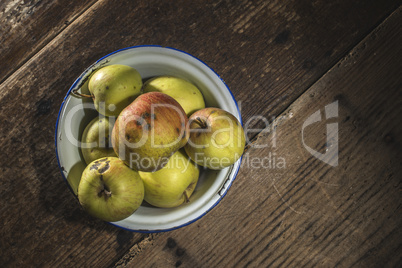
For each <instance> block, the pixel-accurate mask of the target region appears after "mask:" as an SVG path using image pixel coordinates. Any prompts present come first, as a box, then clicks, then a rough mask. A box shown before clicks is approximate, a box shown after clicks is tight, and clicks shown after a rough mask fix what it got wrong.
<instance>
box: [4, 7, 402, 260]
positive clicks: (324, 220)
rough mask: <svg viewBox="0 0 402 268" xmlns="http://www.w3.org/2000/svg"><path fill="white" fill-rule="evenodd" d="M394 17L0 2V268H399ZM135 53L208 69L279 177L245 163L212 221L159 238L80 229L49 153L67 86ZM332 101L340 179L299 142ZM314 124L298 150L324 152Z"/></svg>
mask: <svg viewBox="0 0 402 268" xmlns="http://www.w3.org/2000/svg"><path fill="white" fill-rule="evenodd" d="M399 5H400V3H399V1H395V0H387V1H346V0H336V1H330V2H328V1H304V0H302V1H290V0H286V1H203V2H202V3H201V2H200V3H199V2H190V1H108V0H105V1H69V3H67V2H66V3H65V2H62V1H56V0H53V1H51V0H49V1H11V0H5V1H2V2H1V3H0V23H1V24H0V60H1V65H0V66H1V68H0V81H1V84H0V124H1V133H0V147H1V148H2V152H3V157H1V158H0V159H1V160H0V168H1V173H0V194H1V196H2V198H1V201H0V212H1V214H0V215H1V219H2V220H1V222H2V227H1V232H0V249H1V252H2V253H1V254H0V263H1V266H3V267H22V266H24V267H26V266H45V267H57V266H62V267H113V266H129V267H175V266H176V267H177V266H180V267H246V266H247V267H267V266H272V267H277V266H282V267H300V266H306V267H398V266H400V265H402V260H401V258H402V248H401V241H402V233H401V225H402V218H401V216H400V215H401V212H402V211H401V203H402V202H401V201H402V198H401V193H402V192H401V178H402V174H401V171H402V159H401V152H402V150H401V149H402V148H401V137H402V133H401V132H402V128H401V123H402V120H401V116H400V114H401V112H402V95H401V94H402V93H401V92H402V76H401V70H402V66H401V65H402V64H401V62H402V49H401V45H400V44H401V43H402V31H401V27H400V25H401V24H402V14H401V8H400V6H399ZM141 44H157V45H162V46H169V47H175V48H178V49H181V50H184V51H186V52H189V53H191V54H193V55H194V56H196V57H198V58H200V59H202V60H203V61H204V62H206V63H207V64H208V65H209V66H211V67H212V68H213V69H214V70H215V71H216V72H217V73H219V74H220V76H221V77H222V78H223V79H224V80H225V82H226V83H227V84H228V86H229V88H230V89H231V90H232V92H233V94H234V96H235V98H236V99H237V101H238V102H239V103H240V105H241V112H242V117H243V121H244V122H247V123H248V126H249V127H252V128H261V131H260V133H259V134H258V133H250V134H249V135H248V136H249V138H250V140H249V144H248V147H247V151H246V155H245V158H244V159H245V160H247V159H248V160H250V159H263V158H264V157H267V156H268V155H269V154H270V153H271V154H273V153H275V155H276V157H277V159H278V158H279V157H282V158H283V159H285V162H286V167H285V168H271V169H266V168H255V167H252V166H250V165H247V163H249V162H247V161H245V160H244V161H243V165H242V167H241V169H240V172H239V174H238V176H237V178H236V180H235V183H234V184H233V186H232V187H231V189H230V190H229V192H228V194H227V195H226V196H225V198H224V199H223V200H222V201H221V202H220V204H219V205H218V206H217V207H215V208H214V209H213V210H212V211H211V212H209V213H208V214H207V215H206V216H204V217H203V218H201V219H200V220H198V221H196V222H195V223H193V224H190V225H189V226H186V227H183V228H180V229H178V230H175V231H171V232H166V233H157V234H140V233H134V232H129V231H126V230H122V229H119V228H116V227H113V226H111V225H109V224H107V223H104V222H102V221H99V220H96V219H93V218H91V217H89V216H88V215H87V214H86V213H85V212H84V211H83V210H82V209H81V208H80V207H79V204H78V203H77V201H76V200H75V198H74V196H73V195H72V194H71V193H70V191H69V190H68V188H67V187H66V184H65V182H64V181H63V179H62V177H61V174H60V171H59V169H58V166H57V160H56V156H55V152H54V131H55V123H56V119H57V113H58V110H59V107H60V104H61V102H62V100H63V98H64V95H65V94H66V92H67V90H68V88H69V87H70V85H71V84H72V83H73V82H74V80H75V78H76V77H77V76H78V75H79V74H81V73H82V71H83V70H84V69H85V68H86V67H88V66H89V65H90V64H91V63H93V62H94V61H95V60H97V59H98V58H100V57H102V56H104V55H106V54H108V53H110V52H112V51H114V50H117V49H120V48H124V47H128V46H134V45H141ZM334 101H338V104H339V116H338V117H337V118H334V119H332V121H331V122H332V123H337V124H338V127H339V164H338V166H336V167H332V166H330V165H328V164H326V163H324V162H322V161H320V160H318V159H316V158H315V157H313V156H312V155H311V154H310V153H309V152H308V151H307V150H306V148H305V147H304V146H303V143H302V141H303V140H302V133H301V131H302V128H303V123H304V122H305V121H306V120H307V118H308V117H309V116H310V115H311V114H313V113H314V112H316V111H317V110H321V111H322V113H323V112H324V107H325V106H326V105H328V104H330V103H333V102H334ZM256 115H259V116H263V117H266V118H269V119H270V123H271V124H270V126H265V125H264V124H263V122H262V121H261V120H253V118H254V116H256ZM325 123H326V122H325V121H323V122H320V123H318V124H317V125H314V127H313V126H311V127H309V128H306V129H305V132H304V137H305V139H304V141H305V143H306V144H308V146H310V147H312V148H314V149H315V150H318V151H320V152H321V153H324V152H325V148H327V147H326V146H327V145H328V144H327V143H326V135H325V134H326V125H325ZM272 125H274V126H276V128H275V131H274V132H273V131H272ZM264 128H265V129H264ZM273 141H275V143H274V142H273ZM259 144H269V146H268V147H265V148H258V146H256V145H259ZM172 241H174V242H172ZM168 242H170V243H168Z"/></svg>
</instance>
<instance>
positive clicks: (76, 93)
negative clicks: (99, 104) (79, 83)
mask: <svg viewBox="0 0 402 268" xmlns="http://www.w3.org/2000/svg"><path fill="white" fill-rule="evenodd" d="M71 93H72V94H73V95H75V96H79V97H83V98H92V95H88V94H83V93H80V92H78V89H74V90H73V91H71Z"/></svg>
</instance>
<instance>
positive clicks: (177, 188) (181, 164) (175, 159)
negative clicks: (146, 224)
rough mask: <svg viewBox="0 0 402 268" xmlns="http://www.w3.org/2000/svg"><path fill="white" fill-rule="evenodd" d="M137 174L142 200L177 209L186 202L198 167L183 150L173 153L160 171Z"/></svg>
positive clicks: (194, 183)
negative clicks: (141, 183)
mask: <svg viewBox="0 0 402 268" xmlns="http://www.w3.org/2000/svg"><path fill="white" fill-rule="evenodd" d="M138 173H139V174H140V177H141V179H142V181H143V182H144V188H145V196H144V200H145V201H147V202H148V203H149V204H151V205H153V206H156V207H162V208H172V207H177V206H179V205H181V204H183V203H186V202H188V201H189V198H190V196H191V194H192V193H193V191H194V188H195V186H196V185H197V182H198V177H199V174H200V172H199V168H198V166H197V165H196V164H195V163H194V162H193V161H191V159H189V158H188V156H187V155H186V153H185V152H184V150H183V149H181V150H179V151H177V152H176V153H174V154H173V155H172V157H170V159H169V162H168V163H167V165H166V166H165V167H163V168H162V169H160V170H158V171H156V172H141V171H140V172H138Z"/></svg>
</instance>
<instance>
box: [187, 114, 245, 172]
mask: <svg viewBox="0 0 402 268" xmlns="http://www.w3.org/2000/svg"><path fill="white" fill-rule="evenodd" d="M189 123H190V138H189V140H188V143H187V144H186V146H185V151H186V153H187V155H188V156H189V157H190V158H191V159H192V160H193V161H194V162H195V163H197V164H198V165H200V166H203V167H207V168H210V169H215V170H219V169H223V168H226V167H228V166H230V165H232V164H234V163H235V162H236V161H237V160H238V159H239V158H240V157H241V156H242V154H243V152H244V146H245V143H246V140H245V135H244V130H243V127H242V126H241V124H240V122H239V120H237V118H236V117H235V116H233V115H232V114H231V113H229V112H227V111H225V110H222V109H219V108H212V107H211V108H204V109H201V110H199V111H197V112H195V113H193V114H192V115H191V117H190V118H189Z"/></svg>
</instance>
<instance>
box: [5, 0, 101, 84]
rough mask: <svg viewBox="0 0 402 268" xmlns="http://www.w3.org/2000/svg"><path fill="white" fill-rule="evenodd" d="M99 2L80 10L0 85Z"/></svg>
mask: <svg viewBox="0 0 402 268" xmlns="http://www.w3.org/2000/svg"><path fill="white" fill-rule="evenodd" d="M100 1H101V0H97V1H96V2H94V3H93V4H92V5H90V6H88V7H87V8H85V9H83V10H81V11H80V12H78V13H77V14H76V15H75V16H74V17H73V19H72V20H71V21H70V22H69V23H68V24H63V25H64V27H61V29H60V30H59V31H58V32H56V34H55V35H54V36H53V38H52V39H51V40H49V42H47V43H46V44H43V45H42V46H39V47H38V48H37V49H36V50H35V51H33V52H32V53H31V54H30V55H28V56H27V57H26V58H25V59H24V60H23V61H22V62H21V63H20V64H19V65H17V66H16V67H15V69H14V70H13V71H12V72H10V73H9V74H8V75H6V76H4V78H3V79H2V80H0V85H2V84H3V83H4V82H5V81H7V79H9V78H10V77H12V76H13V75H14V74H15V73H16V72H17V71H18V70H20V69H21V68H22V67H23V66H24V65H25V64H26V63H27V62H29V61H30V60H31V59H32V58H34V57H35V56H36V55H37V54H39V53H40V52H41V51H42V50H43V49H45V48H46V47H47V46H48V45H49V44H51V43H53V42H54V40H56V39H57V38H58V37H59V36H60V35H61V34H62V33H63V32H64V31H66V30H67V29H68V28H69V27H70V26H71V25H73V24H74V23H75V22H76V21H77V20H80V19H81V18H82V17H83V16H85V14H87V13H89V12H90V11H91V10H92V9H93V6H94V5H96V4H98V3H99V2H100Z"/></svg>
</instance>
